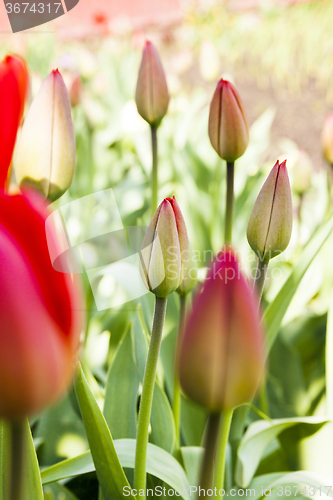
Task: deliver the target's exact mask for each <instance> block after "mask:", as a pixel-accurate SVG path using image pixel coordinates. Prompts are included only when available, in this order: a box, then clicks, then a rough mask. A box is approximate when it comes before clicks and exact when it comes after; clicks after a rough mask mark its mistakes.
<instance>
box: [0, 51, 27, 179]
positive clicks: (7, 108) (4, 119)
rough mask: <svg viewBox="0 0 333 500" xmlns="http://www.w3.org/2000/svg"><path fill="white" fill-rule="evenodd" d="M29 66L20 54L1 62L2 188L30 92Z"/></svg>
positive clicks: (0, 169) (0, 177) (0, 130)
mask: <svg viewBox="0 0 333 500" xmlns="http://www.w3.org/2000/svg"><path fill="white" fill-rule="evenodd" d="M28 87H29V76H28V70H27V66H26V64H25V62H24V60H23V59H21V58H20V57H18V56H7V57H6V58H5V59H4V61H3V62H2V63H1V64H0V151H1V154H0V188H3V187H4V186H5V183H6V180H7V177H8V169H9V167H10V163H11V159H12V155H13V150H14V146H15V141H16V134H17V129H18V127H19V125H20V122H21V119H22V116H23V112H24V106H25V101H26V98H27V94H28Z"/></svg>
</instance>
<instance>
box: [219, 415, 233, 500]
mask: <svg viewBox="0 0 333 500" xmlns="http://www.w3.org/2000/svg"><path fill="white" fill-rule="evenodd" d="M233 412H234V410H233V408H231V409H229V410H224V412H223V415H222V425H221V429H220V434H219V440H218V447H217V455H216V468H215V471H216V472H215V487H216V489H217V498H220V499H221V498H222V497H223V495H222V494H220V492H221V493H222V491H221V490H223V489H224V478H225V463H226V453H227V445H228V440H229V433H230V426H231V420H232V415H233Z"/></svg>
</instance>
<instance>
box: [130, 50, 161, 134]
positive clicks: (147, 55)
mask: <svg viewBox="0 0 333 500" xmlns="http://www.w3.org/2000/svg"><path fill="white" fill-rule="evenodd" d="M135 101H136V105H137V108H138V112H139V114H140V115H141V116H142V118H143V119H144V120H146V121H147V122H148V123H149V124H150V125H154V126H156V127H157V126H158V125H159V124H160V122H161V120H162V118H163V117H164V116H165V115H166V113H167V111H168V105H169V92H168V86H167V82H166V78H165V74H164V70H163V67H162V63H161V59H160V56H159V55H158V52H157V50H156V48H155V47H154V45H153V44H152V43H151V42H149V41H147V42H146V45H145V48H144V50H143V54H142V60H141V65H140V69H139V76H138V81H137V86H136V93H135Z"/></svg>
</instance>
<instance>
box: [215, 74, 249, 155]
mask: <svg viewBox="0 0 333 500" xmlns="http://www.w3.org/2000/svg"><path fill="white" fill-rule="evenodd" d="M208 134H209V138H210V142H211V143H212V146H213V148H214V149H215V151H216V152H217V154H218V155H219V156H220V157H221V158H223V160H226V161H227V162H234V161H235V160H237V158H239V157H240V156H242V155H243V154H244V152H245V150H246V148H247V145H248V143H249V131H248V125H247V119H246V115H245V110H244V106H243V103H242V101H241V98H240V96H239V94H238V92H237V90H236V88H235V87H234V85H232V83H230V82H228V81H227V80H223V78H221V80H220V81H219V82H218V84H217V87H216V90H215V92H214V95H213V99H212V102H211V104H210V110H209V121H208Z"/></svg>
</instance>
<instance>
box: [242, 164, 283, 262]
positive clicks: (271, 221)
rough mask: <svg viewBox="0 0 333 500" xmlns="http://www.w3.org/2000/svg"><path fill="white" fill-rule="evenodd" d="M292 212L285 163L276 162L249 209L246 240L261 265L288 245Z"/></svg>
mask: <svg viewBox="0 0 333 500" xmlns="http://www.w3.org/2000/svg"><path fill="white" fill-rule="evenodd" d="M292 225H293V208H292V200H291V190H290V184H289V178H288V172H287V167H286V161H283V162H282V163H279V161H277V162H276V163H275V165H274V167H273V168H272V170H271V172H270V174H269V176H268V178H267V180H266V182H265V184H264V185H263V187H262V188H261V191H260V193H259V196H258V198H257V200H256V202H255V204H254V207H253V209H252V212H251V215H250V219H249V223H248V227H247V239H248V242H249V244H250V246H251V248H252V250H253V251H254V252H255V253H256V254H257V255H258V257H259V259H260V260H261V261H263V260H269V259H271V258H273V257H275V256H277V255H279V254H280V253H281V252H283V251H284V250H285V249H286V248H287V246H288V244H289V241H290V238H291V231H292Z"/></svg>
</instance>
